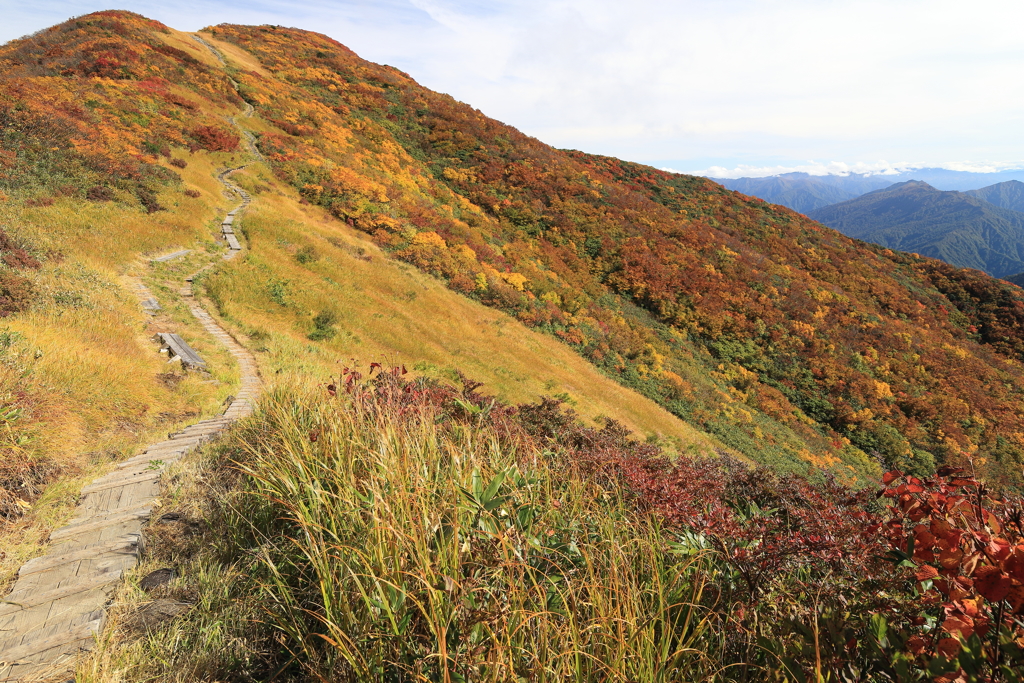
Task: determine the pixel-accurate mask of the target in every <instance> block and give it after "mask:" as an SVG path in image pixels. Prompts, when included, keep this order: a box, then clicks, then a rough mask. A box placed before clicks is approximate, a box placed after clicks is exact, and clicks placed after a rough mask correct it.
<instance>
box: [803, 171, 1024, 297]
mask: <svg viewBox="0 0 1024 683" xmlns="http://www.w3.org/2000/svg"><path fill="white" fill-rule="evenodd" d="M1022 185H1024V184H1022ZM992 187H993V188H995V189H994V190H992V192H999V189H1000V188H999V185H996V186H992ZM986 190H988V188H986ZM1011 196H1012V195H1011ZM810 217H811V218H813V219H815V220H817V221H820V222H821V223H823V224H825V225H828V226H830V227H833V228H835V229H837V230H839V231H840V232H843V233H845V234H847V235H850V236H851V237H855V238H857V239H862V240H865V241H869V242H876V243H878V244H882V245H883V246H886V247H889V248H892V249H900V250H903V251H910V252H914V253H919V254H923V255H925V256H930V257H932V258H938V259H941V260H943V261H946V262H947V263H952V264H953V265H957V266H961V267H967V268H976V269H978V270H983V271H985V272H988V273H989V274H991V275H993V276H995V277H1005V276H1010V275H1015V274H1016V273H1019V272H1021V271H1024V213H1020V212H1017V211H1013V210H1010V209H1006V208H1002V207H999V206H996V205H994V204H990V203H988V202H986V201H984V200H983V199H981V198H980V196H979V194H977V193H966V192H956V191H941V190H937V189H935V188H934V187H932V186H931V185H929V184H928V183H925V182H923V181H916V180H908V181H905V182H902V183H897V184H895V185H891V186H889V187H886V188H882V189H879V190H875V191H873V192H869V193H867V194H864V195H861V196H860V197H857V198H855V199H851V200H848V201H846V202H842V203H840V204H836V205H832V206H828V207H823V208H821V209H817V210H815V211H812V212H811V214H810Z"/></svg>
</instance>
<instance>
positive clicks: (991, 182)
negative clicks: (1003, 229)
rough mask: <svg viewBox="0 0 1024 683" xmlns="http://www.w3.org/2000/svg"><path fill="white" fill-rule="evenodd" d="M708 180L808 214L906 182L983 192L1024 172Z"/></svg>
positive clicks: (798, 175)
mask: <svg viewBox="0 0 1024 683" xmlns="http://www.w3.org/2000/svg"><path fill="white" fill-rule="evenodd" d="M712 180H714V181H715V182H717V183H721V184H722V185H724V186H725V187H727V188H729V189H730V190H736V191H738V192H742V193H744V194H748V195H751V196H753V197H758V198H760V199H763V200H765V201H766V202H771V203H773V204H782V205H783V206H788V207H789V208H791V209H793V210H794V211H799V212H801V213H808V212H810V211H813V210H815V209H820V208H822V207H824V206H828V205H829V204H835V203H838V202H842V201H847V200H849V199H854V198H855V197H859V196H860V195H862V194H866V193H867V192H872V191H874V190H879V189H882V188H884V187H889V186H890V185H895V184H897V183H901V182H906V181H908V180H919V181H923V182H926V183H928V184H930V185H931V186H932V187H935V188H937V189H940V190H959V191H976V192H981V191H982V190H981V189H978V188H982V189H984V188H985V187H986V186H995V185H999V184H1002V183H1004V182H1007V183H1012V182H1018V183H1019V181H1021V180H1024V170H1014V171H999V172H994V173H972V172H968V171H950V170H947V169H942V168H917V169H911V170H908V171H901V172H899V173H891V174H890V173H870V174H860V173H850V174H847V175H820V176H815V175H810V174H807V173H783V174H780V175H776V176H767V177H763V178H734V179H733V178H712ZM1004 191H1006V192H1007V193H1008V194H1007V197H1006V199H1005V201H1009V202H1019V199H1016V197H1017V196H1018V193H1016V192H1014V191H1012V190H1009V189H1007V190H1004ZM983 198H984V197H983ZM1000 201H1004V200H1000ZM992 203H994V204H996V205H997V206H1003V207H1004V208H1011V209H1012V208H1014V206H1010V205H1004V204H1001V203H1000V202H999V201H993V202H992ZM1017 205H1020V204H1017Z"/></svg>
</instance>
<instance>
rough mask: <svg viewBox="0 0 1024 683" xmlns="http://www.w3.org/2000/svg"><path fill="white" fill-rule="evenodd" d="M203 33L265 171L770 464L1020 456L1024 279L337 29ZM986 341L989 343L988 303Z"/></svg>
mask: <svg viewBox="0 0 1024 683" xmlns="http://www.w3.org/2000/svg"><path fill="white" fill-rule="evenodd" d="M210 35H211V36H212V37H213V38H214V39H216V40H218V41H226V42H230V43H234V44H235V45H237V46H238V47H240V48H242V49H244V50H245V51H247V52H248V53H250V54H252V55H254V56H255V57H256V58H257V59H258V61H259V64H260V65H261V67H262V69H263V70H261V71H257V70H252V69H249V70H241V69H240V70H239V71H238V72H237V75H236V77H237V79H238V81H239V83H240V84H241V88H240V94H241V95H242V96H243V97H244V98H246V100H247V101H249V102H250V103H252V104H253V106H255V107H256V109H257V111H259V112H260V113H261V115H262V116H263V117H265V118H266V119H267V120H268V121H275V122H277V125H278V126H279V128H281V129H282V130H283V131H285V134H275V133H268V134H266V135H264V136H263V137H262V139H261V144H262V145H263V146H264V148H265V150H266V152H267V153H268V158H269V159H270V164H271V166H272V168H273V169H274V172H275V174H276V175H277V176H278V177H280V178H282V179H286V180H287V181H288V182H289V183H291V184H292V185H293V186H294V187H296V188H297V189H299V191H300V192H301V193H302V194H303V196H304V197H305V198H306V200H307V201H309V202H311V203H316V204H319V205H321V206H323V207H325V208H327V209H329V210H330V211H331V212H332V214H334V215H335V216H338V217H340V218H342V219H344V220H345V221H346V222H349V223H350V224H352V225H353V226H355V227H356V228H358V229H360V230H363V231H365V232H367V233H369V234H371V235H373V237H374V239H375V240H376V241H377V242H378V243H379V244H381V245H382V246H384V247H385V248H386V249H388V250H389V251H391V252H392V253H393V254H395V255H396V256H398V257H400V258H403V259H406V260H408V261H409V262H411V263H414V264H416V265H418V266H419V267H421V268H423V269H425V270H427V271H429V272H432V273H435V274H437V275H438V276H440V277H442V278H444V279H445V280H446V281H447V282H448V283H449V286H451V287H452V288H453V289H456V290H457V291H461V292H464V293H465V294H466V295H467V296H470V297H474V298H477V299H479V300H481V301H482V302H484V303H487V304H489V305H492V306H497V307H500V308H502V309H504V310H507V311H509V312H511V313H513V314H514V315H515V316H516V317H518V318H519V319H520V320H522V321H524V322H526V323H527V324H530V325H532V326H535V327H538V328H539V329H542V330H546V331H549V332H551V333H552V334H554V335H556V336H558V337H559V338H561V339H563V340H565V341H566V342H567V343H569V344H571V345H572V346H573V347H574V348H576V349H577V350H578V351H579V352H580V353H582V354H583V355H585V356H586V357H587V358H589V359H591V360H592V362H594V363H595V364H596V365H598V366H599V367H601V368H603V369H604V371H605V372H607V373H608V374H609V375H610V376H612V377H615V378H617V379H618V380H619V381H621V382H623V383H625V384H627V385H629V386H632V387H635V388H637V389H638V390H639V391H641V392H642V393H644V394H646V395H648V396H651V397H653V398H655V399H656V400H658V401H659V402H661V403H662V404H663V405H665V406H666V407H668V408H669V409H670V410H672V411H673V412H675V413H676V414H678V415H680V416H682V417H684V418H685V419H687V420H689V421H691V422H693V423H694V424H695V425H696V426H699V427H702V428H704V429H706V430H708V431H710V432H712V433H713V434H716V435H717V436H719V438H721V439H723V440H724V441H725V442H726V443H728V444H730V445H731V446H733V447H735V448H737V449H738V450H740V451H741V452H743V453H746V454H747V455H748V456H750V457H752V458H754V459H757V460H760V461H762V462H768V463H772V464H773V465H775V466H777V467H783V468H792V469H798V470H803V469H805V468H806V467H807V466H808V465H816V466H826V467H835V466H837V465H841V466H842V465H846V466H850V467H852V468H853V469H854V470H855V471H857V470H859V471H861V472H870V471H872V470H873V468H874V467H875V465H874V461H873V460H872V458H871V457H869V456H867V455H866V454H867V453H868V452H877V453H878V457H879V458H880V459H883V460H886V461H889V462H892V463H899V464H900V465H901V466H904V467H910V468H921V469H928V468H929V467H931V466H932V462H934V461H935V460H939V461H961V460H963V459H964V458H966V457H968V455H970V454H973V453H977V452H978V451H979V449H982V450H984V452H985V455H984V456H983V457H984V458H985V463H983V464H985V466H986V467H992V468H994V470H995V471H998V472H1000V474H999V475H998V476H1001V477H1005V478H1007V479H1014V480H1016V478H1017V477H1018V476H1019V475H1018V474H1016V472H1017V469H1018V466H1017V465H1016V462H1017V461H1018V459H1020V458H1021V455H1022V451H1021V450H1020V449H1021V446H1020V444H1018V441H1017V440H1018V437H1017V436H1014V433H1015V432H1017V431H1018V430H1017V428H1016V427H1015V426H1013V425H1016V424H1018V422H1019V421H1020V420H1021V417H1022V416H1021V414H1020V413H1019V412H1018V409H1017V407H1016V406H1017V399H1016V396H1019V394H1020V391H1021V388H1022V385H1021V374H1020V369H1019V365H1018V361H1017V359H1016V355H1015V354H1017V353H1019V349H1018V347H1019V346H1020V344H1019V341H1018V338H1017V336H1016V335H1017V334H1019V332H1018V331H1017V330H1018V328H1017V324H1018V323H1017V321H1018V320H1019V319H1021V315H1022V313H1024V308H1022V302H1021V299H1020V294H1019V293H1018V290H1016V289H1015V288H1012V287H1010V286H1007V285H1000V284H998V283H994V284H992V285H991V287H990V288H989V289H988V290H986V296H991V297H992V298H991V299H984V300H974V299H971V300H960V299H958V298H957V296H958V294H957V293H956V292H957V291H958V289H960V288H962V286H965V285H962V283H961V280H962V281H963V282H968V281H970V280H971V278H972V277H973V276H971V275H969V274H968V273H961V272H954V273H942V274H941V275H942V278H939V275H938V274H937V273H938V269H939V268H940V266H939V265H938V264H935V263H934V262H931V261H928V260H920V259H918V260H915V259H912V258H908V257H904V256H897V255H896V254H893V253H892V252H887V251H885V250H882V249H875V248H872V247H866V246H864V245H861V244H859V243H857V242H854V241H852V240H850V239H848V238H845V237H843V236H842V235H840V234H838V233H836V232H834V231H831V230H828V229H823V228H821V227H820V226H819V225H817V224H815V223H813V222H811V221H808V220H806V219H804V218H803V217H801V216H799V215H797V214H794V213H792V212H790V211H788V210H785V209H781V208H779V207H772V206H769V205H766V204H764V203H763V202H760V201H757V200H750V199H748V198H745V197H743V196H742V195H738V194H735V193H732V192H728V191H725V190H724V189H722V188H721V187H720V186H717V185H715V184H714V183H711V182H709V181H707V180H704V179H700V178H694V177H688V176H681V175H673V174H669V173H663V172H659V171H656V170H654V169H651V168H648V167H643V166H639V165H635V164H627V163H624V162H619V161H617V160H613V159H606V158H600V157H593V156H589V155H586V154H583V153H578V152H559V151H558V150H554V149H552V148H550V147H548V146H546V145H544V144H543V143H541V142H539V141H537V140H535V139H531V138H529V137H527V136H525V135H523V134H521V133H520V132H518V131H516V130H515V129H514V128H511V127H509V126H505V125H503V124H500V123H498V122H496V121H493V120H490V119H487V118H486V117H485V116H483V115H482V114H481V113H480V112H478V111H476V110H474V109H472V108H471V107H468V106H466V105H462V104H460V103H457V102H455V101H454V100H452V99H451V98H449V97H447V96H444V95H439V94H437V93H432V92H430V91H428V90H426V89H424V88H422V87H420V86H418V85H417V84H416V83H415V82H414V81H412V80H411V79H410V78H409V77H408V76H407V75H405V74H403V73H400V72H398V71H396V70H395V69H392V68H390V67H383V66H378V65H374V64H371V63H368V62H365V61H363V60H361V59H359V58H358V57H357V56H355V55H354V54H352V53H351V51H349V50H347V49H346V48H344V47H343V46H341V45H340V44H338V43H336V42H335V41H333V40H330V39H328V38H325V37H323V36H318V35H315V34H310V33H305V32H301V31H293V30H288V29H281V28H275V27H240V26H219V27H216V28H214V29H211V32H210ZM978 311H984V312H985V314H986V315H989V314H991V316H992V318H991V320H989V319H986V321H988V323H990V324H991V325H993V326H995V325H996V323H998V330H999V332H998V334H996V333H995V332H993V333H992V334H993V335H994V336H999V338H1000V339H1003V338H1004V337H1005V340H1004V341H1002V342H1000V343H1001V344H1002V346H1001V347H1000V348H1001V349H1002V350H1009V351H1010V352H1011V353H1012V354H1014V355H1011V356H1002V355H999V354H996V353H993V348H992V347H990V346H986V345H985V344H984V343H979V342H984V341H985V340H986V339H987V337H986V336H985V335H986V334H988V333H989V331H988V330H986V329H985V325H986V322H983V320H982V319H981V317H979V316H980V315H981V313H979V312H978Z"/></svg>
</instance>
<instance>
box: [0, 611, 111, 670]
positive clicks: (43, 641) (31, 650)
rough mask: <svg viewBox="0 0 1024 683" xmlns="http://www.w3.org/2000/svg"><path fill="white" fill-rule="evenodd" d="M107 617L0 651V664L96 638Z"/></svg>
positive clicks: (17, 662)
mask: <svg viewBox="0 0 1024 683" xmlns="http://www.w3.org/2000/svg"><path fill="white" fill-rule="evenodd" d="M104 621H105V619H104V618H103V617H102V616H101V617H99V618H96V619H93V620H92V621H89V622H86V623H85V624H82V625H80V626H77V627H75V628H71V629H67V630H64V631H57V632H56V633H53V634H51V635H48V636H46V637H44V638H39V639H34V640H30V641H28V642H25V643H23V644H22V645H19V646H18V647H12V648H8V649H6V650H3V651H0V664H6V665H17V664H19V663H20V662H22V661H23V660H25V659H27V658H29V657H31V656H32V655H34V654H38V653H40V652H45V651H46V650H50V649H53V648H55V647H60V646H61V645H66V644H68V643H77V642H81V641H86V640H95V636H96V634H97V633H99V632H100V631H101V630H102V629H103V622H104Z"/></svg>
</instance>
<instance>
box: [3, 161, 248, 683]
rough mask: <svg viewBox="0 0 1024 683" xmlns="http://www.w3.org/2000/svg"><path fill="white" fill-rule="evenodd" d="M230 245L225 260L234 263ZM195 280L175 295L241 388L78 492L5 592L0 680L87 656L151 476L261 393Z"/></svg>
mask: <svg viewBox="0 0 1024 683" xmlns="http://www.w3.org/2000/svg"><path fill="white" fill-rule="evenodd" d="M233 170H237V169H233ZM231 172H232V171H230V170H229V171H225V172H224V173H222V174H221V175H220V178H221V180H222V181H223V182H224V184H225V185H226V186H227V187H228V188H229V189H230V190H232V191H233V192H235V193H236V194H238V195H239V196H240V197H241V198H242V199H243V201H242V204H241V205H239V206H238V207H237V208H236V209H234V210H233V211H232V212H231V213H230V214H229V215H230V216H232V217H233V216H235V215H237V214H238V212H239V211H242V210H244V209H245V208H246V207H247V206H248V205H249V196H248V195H247V194H245V193H244V192H243V191H242V190H241V189H240V188H238V187H237V186H236V185H234V184H233V183H232V182H231V181H230V180H229V179H228V177H227V176H228V175H229V174H230V173H231ZM231 236H232V237H233V238H234V234H232V235H231ZM236 243H237V242H236ZM239 248H240V245H239ZM239 248H232V249H230V250H229V251H228V252H227V253H226V254H224V258H225V259H230V258H233V257H235V256H236V255H237V254H238V253H239ZM209 267H211V266H207V268H209ZM203 270H205V268H204V269H203ZM194 276H195V275H193V276H191V277H189V278H188V280H187V281H186V283H185V286H184V288H182V290H181V294H182V296H183V297H184V298H185V300H186V301H187V303H188V305H189V308H190V309H191V311H192V314H193V315H194V316H195V317H196V318H197V319H198V320H199V322H200V323H201V324H202V326H203V327H204V328H205V329H206V330H207V332H209V333H210V334H211V335H213V336H214V337H215V338H216V339H217V340H218V341H219V342H220V343H222V344H223V345H224V346H226V347H227V349H228V350H229V351H230V353H231V355H232V356H234V358H235V359H236V361H237V362H238V365H239V369H240V371H241V377H242V380H241V387H240V388H239V391H238V393H237V395H236V397H235V399H234V401H233V402H232V403H231V405H230V406H229V407H228V408H227V410H226V411H225V412H224V413H223V414H222V415H219V416H217V417H214V418H211V419H207V420H202V421H200V422H197V423H195V424H193V425H191V426H190V427H187V428H186V429H184V430H182V431H181V432H178V433H177V434H173V435H171V436H170V437H169V438H167V439H166V440H164V441H159V442H157V443H154V444H150V445H149V446H148V447H146V449H145V450H144V451H142V452H141V453H139V454H138V455H136V456H134V457H132V458H130V459H129V460H126V461H124V462H122V463H120V464H119V465H118V467H117V469H115V470H114V471H113V472H111V473H109V474H107V475H105V476H102V477H100V478H99V479H96V480H95V481H93V482H91V483H90V484H89V485H87V486H86V487H85V488H83V489H82V497H81V500H80V501H79V504H78V508H77V509H76V511H75V517H74V519H72V520H71V521H70V522H69V523H68V524H67V525H65V526H63V527H61V528H60V529H57V530H56V531H54V532H53V533H51V534H50V545H49V547H48V548H47V552H46V554H45V555H43V556H42V557H37V558H35V559H33V560H31V561H29V562H27V563H26V564H25V565H24V566H22V568H21V569H20V570H19V572H18V580H17V583H15V584H14V588H13V590H12V591H11V592H10V594H9V595H7V596H6V597H5V598H3V600H2V601H0V681H5V682H6V681H49V680H53V681H66V680H68V677H69V675H70V674H71V673H72V671H73V669H74V665H75V661H76V659H77V656H78V654H79V653H80V652H82V651H83V650H89V649H91V647H92V645H93V644H94V643H95V638H96V636H97V635H98V634H99V633H100V632H101V631H102V630H103V626H104V622H105V619H106V614H105V611H104V608H105V606H106V605H107V603H108V601H109V596H110V594H111V593H112V592H113V591H114V590H115V589H116V588H117V586H118V583H119V582H120V581H121V577H122V576H123V575H124V573H125V572H126V571H127V570H129V569H131V568H132V567H134V566H135V564H136V563H137V562H138V559H139V553H140V552H141V551H142V526H143V524H145V523H146V521H147V520H148V518H149V515H150V513H151V511H152V510H153V507H154V504H155V503H156V501H157V499H158V498H159V496H160V473H161V472H162V471H163V469H164V468H165V467H166V466H167V465H168V464H170V463H173V462H175V461H177V460H179V459H180V458H181V457H182V456H184V455H185V454H186V453H187V452H189V451H190V450H192V449H194V448H196V447H197V446H199V445H200V444H202V443H204V442H206V441H209V440H211V439H213V438H215V437H217V436H218V435H219V434H220V433H222V432H223V431H224V430H225V429H227V428H228V426H230V425H231V423H232V422H234V421H235V420H238V419H240V418H243V417H247V416H248V415H250V414H252V411H253V407H254V401H255V399H256V397H257V396H258V394H259V391H260V387H261V382H260V379H259V375H258V372H257V369H256V362H255V360H254V359H253V357H252V355H251V354H250V353H249V352H248V351H247V350H246V349H245V348H244V347H242V346H241V345H240V344H238V343H237V342H236V341H235V340H234V339H233V338H232V337H231V335H229V334H228V333H227V332H226V331H225V330H224V329H223V328H221V327H220V325H218V324H217V322H216V321H215V320H214V319H213V317H211V316H210V315H209V314H208V313H207V312H206V311H205V310H204V309H203V307H202V306H201V305H200V303H199V302H198V301H197V300H196V299H195V297H194V296H193V292H192V284H191V281H192V278H193V277H194ZM139 290H140V291H139V294H140V299H141V300H142V303H143V305H144V306H146V304H147V303H149V302H150V301H151V302H152V305H155V306H156V307H157V308H159V305H158V304H156V300H155V299H154V298H152V295H151V294H150V292H149V291H148V290H147V289H145V287H144V286H141V287H139ZM147 308H150V307H149V306H147Z"/></svg>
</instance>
